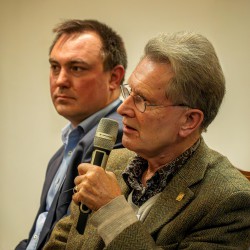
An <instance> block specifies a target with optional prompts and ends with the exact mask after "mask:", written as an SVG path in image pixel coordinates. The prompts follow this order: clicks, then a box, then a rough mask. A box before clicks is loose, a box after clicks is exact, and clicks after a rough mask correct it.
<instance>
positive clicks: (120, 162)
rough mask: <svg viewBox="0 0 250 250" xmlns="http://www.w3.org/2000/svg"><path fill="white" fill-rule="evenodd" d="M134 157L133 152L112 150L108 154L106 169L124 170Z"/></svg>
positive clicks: (121, 149)
mask: <svg viewBox="0 0 250 250" xmlns="http://www.w3.org/2000/svg"><path fill="white" fill-rule="evenodd" d="M135 155H136V154H135V152H133V151H130V150H128V149H126V148H119V149H113V150H112V151H111V153H110V156H109V159H108V162H107V167H106V169H107V170H111V171H112V170H124V169H125V167H126V166H127V165H128V163H129V162H130V161H131V160H132V158H133V157H134V156H135Z"/></svg>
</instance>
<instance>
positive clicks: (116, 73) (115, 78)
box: [109, 65, 125, 90]
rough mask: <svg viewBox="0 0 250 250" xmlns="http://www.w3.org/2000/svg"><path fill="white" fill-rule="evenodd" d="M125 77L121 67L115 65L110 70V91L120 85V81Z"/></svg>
mask: <svg viewBox="0 0 250 250" xmlns="http://www.w3.org/2000/svg"><path fill="white" fill-rule="evenodd" d="M124 75H125V69H124V68H123V66H122V65H117V66H115V67H114V68H113V69H112V70H111V75H110V84H109V86H110V89H112V90H114V89H116V88H117V87H119V86H120V85H121V82H122V79H123V77H124Z"/></svg>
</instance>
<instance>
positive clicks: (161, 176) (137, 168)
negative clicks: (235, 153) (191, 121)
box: [123, 140, 200, 206]
mask: <svg viewBox="0 0 250 250" xmlns="http://www.w3.org/2000/svg"><path fill="white" fill-rule="evenodd" d="M199 145H200V140H198V141H197V142H196V143H195V144H194V145H193V146H192V147H190V148H189V149H187V150H186V151H185V152H183V153H182V154H181V155H180V156H178V157H177V158H176V159H174V160H173V161H172V162H170V163H168V164H166V165H165V166H163V167H162V168H160V169H159V170H158V171H157V172H156V173H155V174H154V175H153V176H152V177H151V178H150V179H149V180H148V181H147V186H146V187H144V186H143V185H142V182H141V179H142V174H143V172H144V171H145V170H146V169H147V168H148V162H147V161H146V160H145V159H143V158H142V157H140V156H138V155H137V156H135V157H134V159H133V160H132V161H131V163H130V164H129V165H128V166H127V167H126V169H125V171H124V172H123V179H124V181H125V182H126V184H127V185H128V186H129V187H130V189H131V191H133V193H132V201H133V203H134V204H136V205H137V206H141V205H142V204H143V203H144V202H146V201H147V200H148V199H149V198H151V197H152V196H154V195H156V194H158V193H160V192H162V191H163V189H164V188H165V187H166V185H167V184H168V183H169V181H170V180H171V178H172V177H173V176H174V175H175V174H176V173H177V171H178V170H179V169H180V168H181V167H182V166H184V165H185V163H186V162H187V161H188V159H189V158H190V157H191V156H192V155H193V153H194V152H195V150H196V149H197V148H198V146H199Z"/></svg>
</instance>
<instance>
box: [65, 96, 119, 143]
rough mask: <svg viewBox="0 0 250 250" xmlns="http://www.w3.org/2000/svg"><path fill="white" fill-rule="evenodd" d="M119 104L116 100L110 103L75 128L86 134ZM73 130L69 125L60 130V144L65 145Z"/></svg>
mask: <svg viewBox="0 0 250 250" xmlns="http://www.w3.org/2000/svg"><path fill="white" fill-rule="evenodd" d="M120 102H121V100H120V99H119V98H118V99H116V100H115V101H113V102H112V103H110V104H109V105H108V106H106V107H105V108H103V109H101V110H99V111H97V112H96V113H94V114H93V115H91V116H89V117H88V118H86V119H85V120H83V121H82V122H81V123H80V124H79V125H78V126H77V128H78V129H79V127H81V130H83V133H84V134H86V133H88V132H89V131H90V130H91V129H92V128H93V127H94V126H95V125H96V124H97V123H98V122H99V121H100V120H101V118H103V117H105V116H106V115H107V114H108V113H109V112H110V111H111V110H112V109H114V108H115V107H116V106H118V104H119V103H120ZM72 130H74V128H73V126H72V125H71V123H68V124H67V125H66V126H65V127H64V128H63V129H62V136H61V138H62V142H63V144H67V142H68V137H69V134H70V133H71V131H72Z"/></svg>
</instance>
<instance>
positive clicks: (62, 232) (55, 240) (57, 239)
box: [43, 203, 75, 250]
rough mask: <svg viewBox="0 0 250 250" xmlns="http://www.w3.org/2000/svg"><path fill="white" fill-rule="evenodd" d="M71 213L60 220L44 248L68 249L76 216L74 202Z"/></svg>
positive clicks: (47, 249) (49, 249)
mask: <svg viewBox="0 0 250 250" xmlns="http://www.w3.org/2000/svg"><path fill="white" fill-rule="evenodd" d="M70 210H71V213H70V215H68V216H65V217H63V218H62V219H61V220H59V221H58V222H57V223H56V225H55V227H54V229H53V231H52V234H51V236H50V238H49V241H48V242H47V243H46V245H45V247H44V248H43V249H44V250H57V249H58V250H59V249H60V250H61V249H66V245H67V241H68V237H69V233H70V229H71V227H72V224H73V220H74V219H73V218H74V216H75V212H74V209H73V203H71V205H70Z"/></svg>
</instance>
